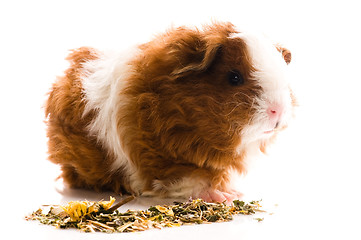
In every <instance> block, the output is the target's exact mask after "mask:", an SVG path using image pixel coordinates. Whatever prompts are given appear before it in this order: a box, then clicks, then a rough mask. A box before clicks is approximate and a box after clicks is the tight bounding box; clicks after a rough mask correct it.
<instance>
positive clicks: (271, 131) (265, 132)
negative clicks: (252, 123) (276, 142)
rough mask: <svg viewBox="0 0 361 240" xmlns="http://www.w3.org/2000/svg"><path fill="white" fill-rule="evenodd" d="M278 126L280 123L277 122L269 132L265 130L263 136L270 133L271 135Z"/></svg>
mask: <svg viewBox="0 0 361 240" xmlns="http://www.w3.org/2000/svg"><path fill="white" fill-rule="evenodd" d="M279 125H280V123H279V122H277V123H276V125H275V126H274V128H272V129H270V130H267V131H264V132H263V133H264V134H271V133H273V132H274V131H275V130H276V129H277V127H278V126H279Z"/></svg>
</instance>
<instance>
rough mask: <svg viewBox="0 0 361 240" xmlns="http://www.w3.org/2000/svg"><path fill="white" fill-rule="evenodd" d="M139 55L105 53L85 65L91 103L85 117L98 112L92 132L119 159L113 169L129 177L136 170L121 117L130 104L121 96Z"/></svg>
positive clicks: (86, 86) (86, 96)
mask: <svg viewBox="0 0 361 240" xmlns="http://www.w3.org/2000/svg"><path fill="white" fill-rule="evenodd" d="M135 53H136V52H134V50H133V51H132V52H125V53H119V52H114V51H113V52H104V53H103V54H102V55H101V56H100V57H99V58H98V59H96V60H93V61H89V62H87V63H85V64H83V68H84V70H85V73H86V74H85V75H86V76H85V77H84V78H83V81H82V83H83V88H84V94H85V99H86V102H87V104H86V107H85V110H84V115H85V114H87V113H88V112H89V111H91V110H95V111H96V112H97V115H96V117H95V119H94V120H93V121H92V122H91V123H90V125H89V126H88V131H89V133H90V134H91V135H94V136H96V137H97V139H98V141H99V142H100V143H101V144H102V145H103V147H105V149H107V150H108V153H110V154H111V155H114V156H115V158H116V160H115V161H114V163H113V165H112V166H111V169H112V170H117V169H119V168H123V169H125V170H126V171H127V172H128V175H130V174H132V173H133V172H134V169H133V167H132V163H131V162H130V161H129V158H128V157H127V156H126V154H125V151H124V149H123V146H122V143H121V140H120V138H119V136H120V133H119V130H118V128H117V126H118V124H117V119H118V117H117V116H118V114H119V113H118V109H119V107H120V106H121V105H122V104H126V102H127V99H125V98H124V97H122V96H121V94H120V93H121V92H122V88H123V87H124V84H125V81H126V79H127V78H128V77H129V75H130V73H131V66H130V65H128V61H129V60H130V58H132V57H134V55H135Z"/></svg>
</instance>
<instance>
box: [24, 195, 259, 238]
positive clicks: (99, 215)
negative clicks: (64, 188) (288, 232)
mask: <svg viewBox="0 0 361 240" xmlns="http://www.w3.org/2000/svg"><path fill="white" fill-rule="evenodd" d="M133 198H134V197H128V198H126V199H124V200H123V201H121V202H119V203H118V204H115V205H113V203H114V201H115V199H114V198H112V197H110V201H100V202H89V201H75V202H69V203H68V204H67V205H66V206H56V205H54V206H49V207H50V209H49V210H48V211H45V213H44V209H42V208H40V209H38V210H37V211H35V212H33V213H32V214H30V215H29V216H27V217H26V219H27V220H37V221H39V222H40V223H42V224H47V225H53V226H56V227H58V228H76V229H80V230H82V231H84V232H107V233H113V232H136V231H144V230H147V229H151V228H159V229H161V228H163V227H178V226H181V225H184V224H202V223H211V222H225V221H230V220H232V219H233V215H236V214H245V215H250V214H254V213H255V212H256V211H262V210H260V207H261V206H260V204H259V201H251V202H249V203H246V202H244V201H240V200H235V201H233V204H232V205H230V206H228V205H226V204H225V203H207V202H204V201H203V200H201V199H196V200H189V201H188V202H184V203H183V202H174V205H163V206H160V205H157V206H152V207H150V208H149V209H148V210H137V211H135V210H128V211H126V212H124V213H121V212H119V211H118V210H117V208H119V207H120V206H121V205H123V204H125V203H127V202H129V201H131V200H132V199H133ZM112 205H113V206H112ZM257 220H258V221H260V219H258V218H257ZM262 220H263V219H262Z"/></svg>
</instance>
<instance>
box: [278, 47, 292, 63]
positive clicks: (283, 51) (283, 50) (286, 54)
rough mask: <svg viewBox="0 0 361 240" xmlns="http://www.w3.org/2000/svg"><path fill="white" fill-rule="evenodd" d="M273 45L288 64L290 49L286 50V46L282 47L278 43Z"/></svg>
mask: <svg viewBox="0 0 361 240" xmlns="http://www.w3.org/2000/svg"><path fill="white" fill-rule="evenodd" d="M275 47H276V48H277V50H278V51H279V52H280V53H281V54H282V57H283V59H284V60H285V62H286V63H287V64H289V63H290V62H291V58H292V55H291V51H290V50H288V49H287V48H285V47H283V46H282V45H280V44H275Z"/></svg>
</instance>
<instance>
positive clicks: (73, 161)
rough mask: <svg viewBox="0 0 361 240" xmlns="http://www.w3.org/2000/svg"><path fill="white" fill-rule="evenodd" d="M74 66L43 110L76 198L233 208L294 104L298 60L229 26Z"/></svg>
mask: <svg viewBox="0 0 361 240" xmlns="http://www.w3.org/2000/svg"><path fill="white" fill-rule="evenodd" d="M67 60H69V62H70V67H69V68H68V69H67V70H66V71H65V74H64V76H62V77H59V78H57V81H56V82H55V83H54V84H53V86H52V88H51V90H50V92H49V96H48V99H47V102H46V106H45V109H46V118H47V119H46V124H47V136H48V153H49V160H50V161H52V162H53V163H56V164H59V165H60V166H61V170H62V175H61V177H62V178H63V180H64V182H65V183H66V184H67V185H69V186H70V187H73V188H87V189H93V190H99V191H103V190H104V191H105V190H106V191H113V192H116V193H119V194H124V193H128V194H134V195H143V196H160V197H172V198H179V197H185V198H188V197H193V198H198V197H199V198H203V199H204V200H206V201H214V202H216V201H218V202H222V201H231V200H233V199H236V198H239V197H240V196H241V193H240V192H238V191H237V190H235V189H234V186H233V185H232V176H233V175H234V174H243V173H244V172H245V171H246V170H247V169H246V168H247V167H246V164H245V162H246V159H248V158H249V157H250V156H249V155H250V153H249V152H250V151H249V149H251V148H252V147H254V146H256V148H257V149H260V150H261V151H264V150H265V148H266V146H267V145H268V144H269V143H270V142H271V141H273V139H274V138H275V136H276V135H277V133H278V132H279V131H280V130H282V129H284V128H285V127H286V126H287V125H288V122H289V120H290V118H291V116H292V115H293V112H294V107H295V105H296V100H295V97H294V95H293V92H292V90H291V88H290V84H289V81H288V78H287V74H286V73H285V72H286V68H287V64H289V63H290V61H291V53H290V51H289V50H287V49H286V48H283V47H282V46H281V45H278V44H274V43H272V42H271V41H269V40H268V39H266V38H265V37H262V36H258V35H257V34H253V33H249V32H247V31H238V30H237V29H236V27H235V26H234V25H232V24H231V23H212V24H210V25H207V26H203V27H202V28H189V27H179V28H172V29H170V30H168V31H167V32H166V33H164V34H161V35H158V36H157V37H155V38H154V39H153V40H151V41H150V42H147V43H145V44H141V45H137V46H136V47H133V49H132V50H130V51H126V52H122V53H120V52H114V51H113V52H110V51H99V50H96V49H93V48H89V47H81V48H79V49H76V50H73V51H72V53H71V54H70V55H69V56H68V58H67Z"/></svg>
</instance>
